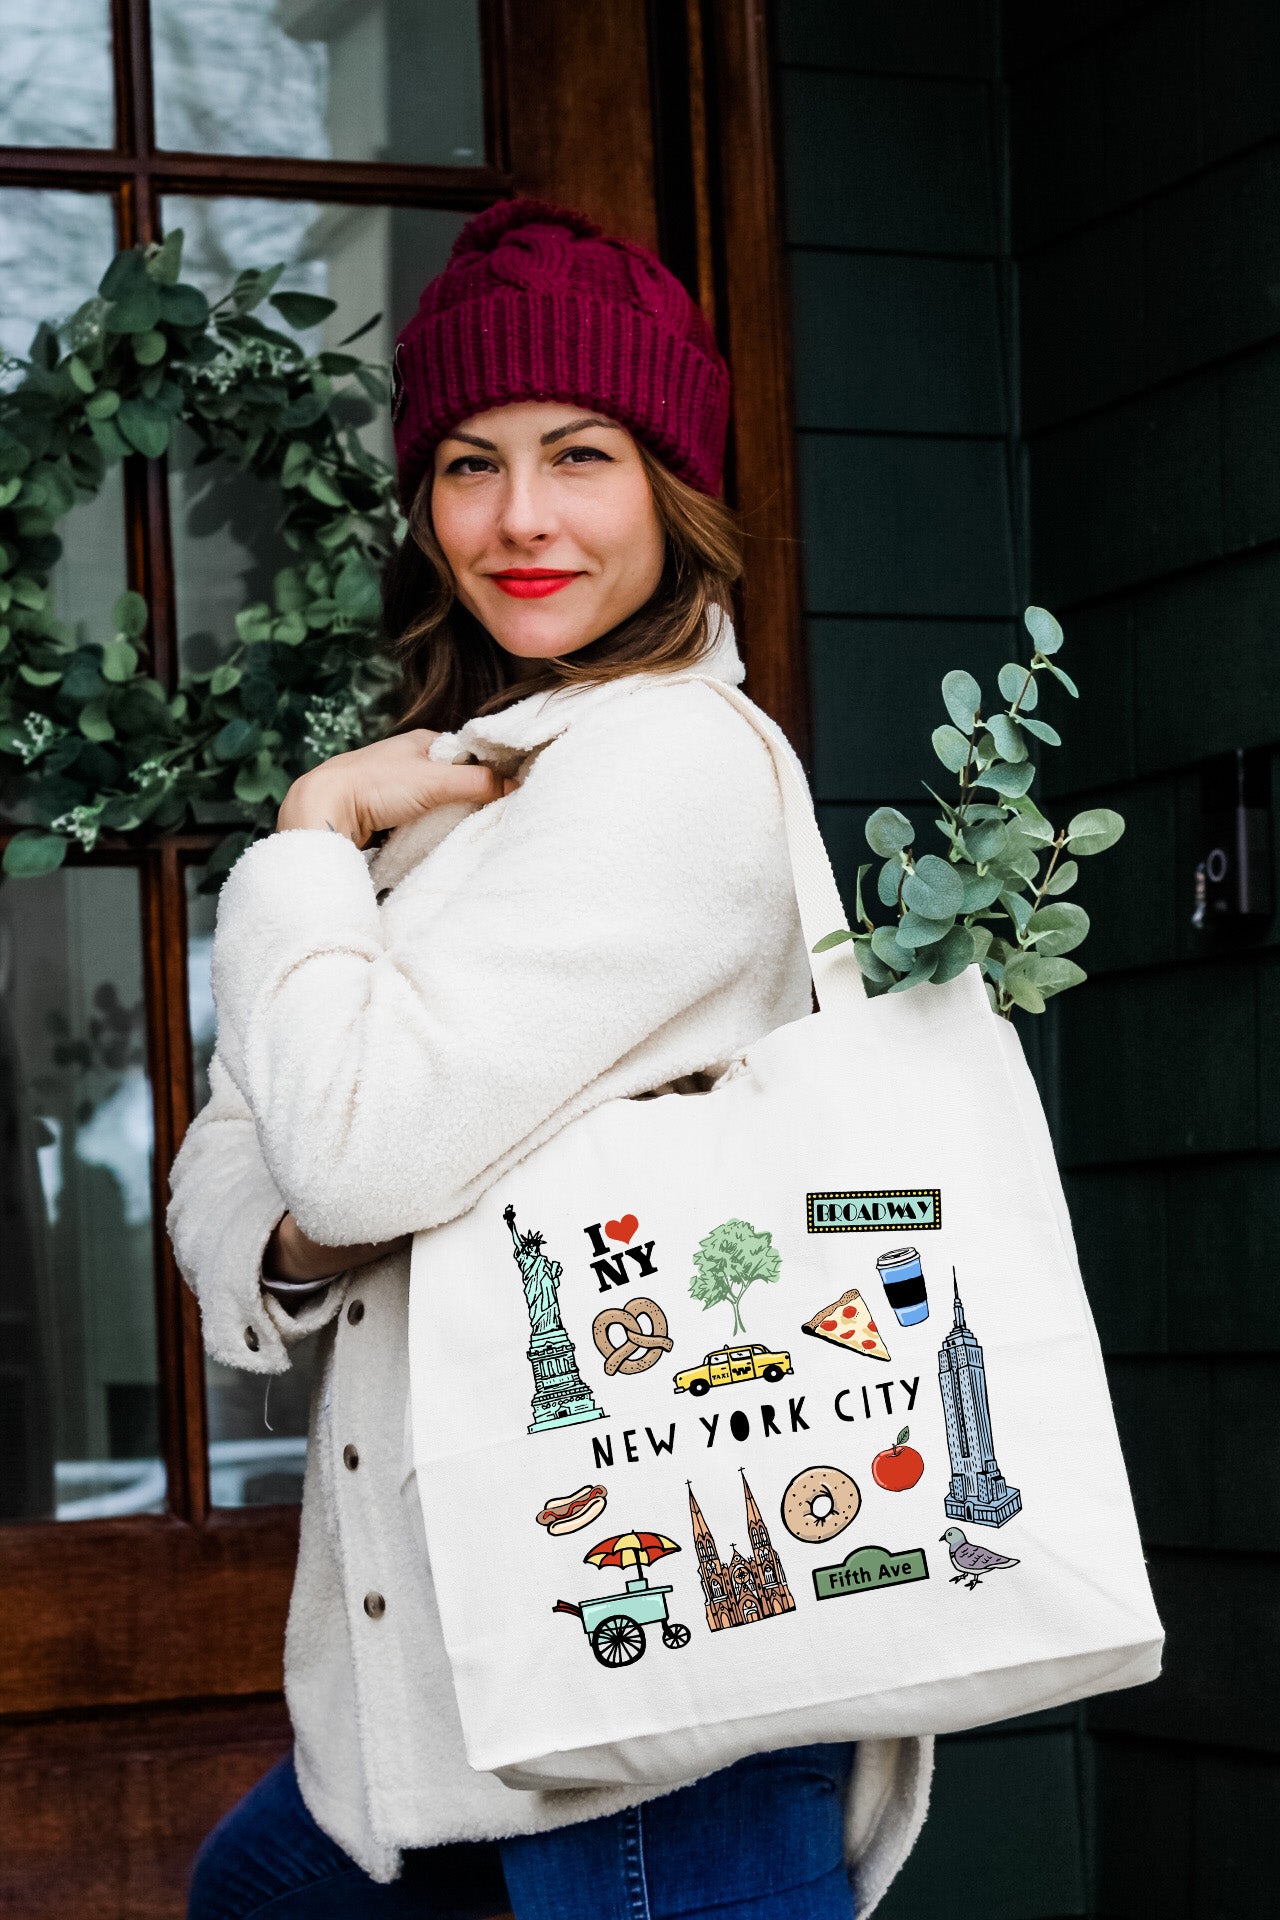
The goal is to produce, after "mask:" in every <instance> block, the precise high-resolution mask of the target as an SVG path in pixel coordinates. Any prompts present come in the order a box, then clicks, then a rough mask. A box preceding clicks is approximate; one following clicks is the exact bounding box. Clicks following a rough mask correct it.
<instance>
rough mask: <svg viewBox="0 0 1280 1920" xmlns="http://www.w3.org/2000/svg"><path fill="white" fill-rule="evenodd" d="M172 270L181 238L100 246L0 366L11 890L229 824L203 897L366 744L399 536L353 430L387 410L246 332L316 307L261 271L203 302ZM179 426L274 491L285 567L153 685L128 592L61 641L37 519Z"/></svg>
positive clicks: (374, 391)
mask: <svg viewBox="0 0 1280 1920" xmlns="http://www.w3.org/2000/svg"><path fill="white" fill-rule="evenodd" d="M181 268H182V234H181V232H174V233H172V234H170V235H169V237H168V238H167V239H166V240H165V241H164V243H163V245H159V246H152V247H147V248H145V249H142V248H135V249H133V250H130V251H125V252H122V253H118V254H117V255H116V257H115V259H114V260H113V261H112V263H111V265H110V266H109V267H108V269H107V271H106V273H105V275H104V276H103V279H102V282H101V285H100V286H99V288H98V293H97V295H96V297H95V298H94V299H92V300H88V301H86V302H85V304H84V305H83V306H82V307H80V308H79V310H78V311H77V312H76V313H75V314H74V315H73V316H72V318H71V319H70V320H69V321H67V322H66V323H65V325H63V326H60V327H54V326H51V325H49V324H45V325H42V326H41V327H40V329H39V331H38V332H37V334H36V337H35V339H34V341H33V342H32V345H31V349H30V358H29V359H27V360H13V359H9V360H6V361H4V362H0V367H2V368H3V371H4V372H5V373H6V374H8V375H9V376H10V377H12V375H14V374H15V373H16V374H18V375H19V376H20V377H19V378H18V380H17V381H16V382H15V383H14V384H12V385H11V386H10V387H9V389H8V390H7V391H5V392H3V393H0V776H3V775H6V774H7V775H9V776H10V779H9V781H8V782H7V783H6V784H9V785H10V786H11V787H13V786H14V785H15V784H16V789H17V791H18V792H19V793H20V795H21V798H22V801H23V803H24V806H25V809H26V812H27V817H28V818H34V819H35V820H36V821H37V822H38V823H39V824H38V825H36V826H31V827H24V828H23V829H22V830H21V831H20V832H18V833H16V834H15V835H14V836H13V838H12V839H11V840H10V842H9V844H8V847H7V848H6V850H5V855H4V871H5V872H6V873H9V874H13V875H15V876H16V875H36V874H42V873H49V872H51V871H52V870H53V869H54V868H55V867H57V866H58V865H60V863H61V862H62V860H63V858H64V856H65V854H66V851H67V848H68V845H69V844H70V843H71V842H72V841H76V842H78V844H79V845H80V846H81V847H83V848H85V849H86V850H90V849H92V848H93V846H94V845H95V844H96V842H97V839H98V836H99V834H100V833H101V832H102V831H103V830H104V829H108V830H114V831H115V832H117V833H122V834H129V833H135V832H141V831H142V830H143V829H147V830H149V831H150V832H157V831H173V830H175V829H177V828H179V827H181V826H183V825H184V824H185V823H187V822H189V821H190V822H194V823H195V824H196V825H209V824H212V823H214V822H216V823H217V824H219V825H222V826H227V827H229V830H228V831H227V832H226V833H224V835H223V837H222V838H221V840H220V841H219V842H218V844H217V846H216V847H215V849H214V851H213V854H212V857H211V859H210V861H209V864H208V867H207V869H206V877H205V882H204V884H205V885H207V886H209V887H212V886H215V885H217V884H218V883H219V881H220V879H221V877H222V875H223V874H224V873H225V871H226V869H227V867H229V866H230V865H231V863H232V862H233V861H234V860H235V859H236V858H237V857H238V855H239V854H240V852H241V851H242V850H243V848H244V847H246V846H247V845H248V844H249V842H250V841H251V840H253V839H254V838H255V837H257V836H258V835H259V834H262V833H268V832H270V831H272V829H273V828H274V825H275V812H276V808H277V807H278V805H279V803H280V801H281V800H282V799H283V798H284V795H285V792H286V790H287V788H288V786H289V784H290V782H291V781H292V780H293V779H295V778H296V776H297V775H298V774H300V773H302V772H303V771H305V769H306V768H307V767H309V766H314V765H315V764H316V762H317V761H319V760H322V759H325V758H327V757H328V756H329V755H330V754H333V753H337V752H340V751H342V750H343V749H344V748H346V747H351V746H356V745H358V744H360V742H361V741H362V740H364V739H366V738H368V737H371V736H372V735H373V734H375V733H376V732H377V731H378V729H379V726H380V723H382V721H383V720H384V717H385V715H386V712H387V708H388V696H389V694H390V692H391V690H392V688H393V686H394V685H395V683H396V681H397V679H398V673H397V670H396V669H395V667H394V666H393V665H392V663H391V662H390V661H389V660H388V659H387V658H386V657H385V655H383V654H381V653H380V652H379V649H378V635H379V592H378V580H379V575H380V572H381V568H382V564H383V562H384V560H385V558H386V556H387V555H388V554H389V552H390V551H391V549H392V546H393V545H394V543H395V542H396V541H397V540H398V539H399V538H400V537H401V536H402V534H403V530H404V521H403V519H402V517H401V515H400V512H399V508H398V505H397V501H396V493H395V482H394V475H393V473H392V471H391V469H390V468H389V467H388V466H387V465H386V464H385V462H383V461H381V460H378V459H377V458H375V457H374V456H373V455H371V454H370V453H369V452H368V451H367V449H366V448H365V447H364V446H362V444H361V442H360V439H359V435H358V429H359V428H360V427H361V426H364V425H366V424H367V423H368V422H369V421H370V420H371V419H373V418H374V416H375V410H376V409H377V408H379V407H382V406H385V405H386V403H387V399H388V381H387V374H386V369H385V368H383V367H380V366H375V365H372V364H369V363H367V362H364V361H362V360H360V359H359V358H358V357H356V356H354V355H352V354H349V353H345V352H341V351H328V350H327V351H324V352H321V353H317V354H314V355H309V354H307V353H305V352H304V350H303V349H302V347H301V346H300V345H299V344H298V342H297V341H296V340H295V339H293V338H291V337H290V336H289V335H288V334H286V333H282V332H280V331H278V330H277V329H275V328H273V327H270V326H268V325H266V324H265V323H264V322H263V321H262V320H261V319H259V318H258V317H257V315H256V311H255V310H256V309H257V308H259V307H261V306H262V305H263V304H264V303H266V304H268V305H270V306H272V307H274V308H275V310H276V312H277V313H278V314H279V315H280V317H281V319H282V320H283V321H284V322H285V324H286V325H287V326H289V327H295V328H300V329H304V328H308V327H312V326H316V325H318V324H319V322H320V321H321V320H323V319H325V318H327V317H328V315H329V314H331V313H332V312H333V311H334V304H335V303H334V302H333V301H332V300H326V299H322V298H320V297H319V296H318V295H315V294H309V293H277V292H276V291H275V285H276V282H277V280H278V279H279V277H280V274H281V273H282V272H283V267H280V266H277V267H272V268H268V269H266V270H265V271H260V272H259V271H252V270H250V271H247V272H244V273H241V274H240V275H239V276H238V278H237V279H236V281H235V283H234V285H233V286H232V287H231V289H230V291H229V292H228V293H226V294H225V295H224V296H223V298H222V299H221V300H219V301H218V302H217V303H216V305H214V306H212V307H211V306H210V305H209V302H208V301H207V300H206V298H205V296H204V294H203V293H201V292H200V290H199V288H197V287H194V286H190V285H187V284H184V283H183V281H182V280H181V279H180V277H179V276H180V273H181ZM378 317H379V316H376V315H375V316H374V318H373V319H371V320H369V321H368V322H367V323H366V324H365V325H364V326H362V327H360V328H359V329H358V330H357V332H356V333H353V334H352V335H350V336H349V338H348V339H346V340H344V341H343V342H342V343H341V344H342V346H343V347H347V346H349V345H350V344H351V343H352V341H354V340H357V339H359V338H360V336H361V335H362V334H364V333H367V332H368V330H369V328H370V327H372V326H374V325H376V324H377V319H378ZM179 422H182V423H185V425H186V426H187V427H188V428H189V429H190V430H191V431H192V433H194V434H195V436H196V437H197V439H198V440H199V441H200V443H201V446H200V452H199V454H198V456H197V464H203V463H205V462H209V461H215V460H230V461H233V462H234V463H235V464H236V465H238V466H239V467H241V468H243V469H245V470H247V471H249V472H251V473H253V474H254V475H256V476H257V477H258V478H259V479H262V480H266V481H269V482H272V483H274V484H275V485H276V486H278V487H279V488H280V494H281V519H280V528H279V530H280V533H281V535H282V537H283V540H284V541H285V543H286V545H287V547H288V548H289V550H290V552H291V554H292V556H293V559H292V563H291V564H290V565H289V566H287V567H284V568H283V569H281V571H280V572H278V573H277V574H276V576H275V581H274V593H273V603H272V604H271V605H267V604H266V603H265V602H263V603H261V604H258V605H254V606H248V607H245V608H244V609H243V610H242V611H241V612H240V613H239V614H237V616H236V621H235V626H236V639H235V641H234V643H233V645H232V648H231V650H230V652H229V653H228V654H227V656H226V658H225V659H223V660H222V661H220V662H219V664H218V665H216V666H214V667H212V668H210V669H208V670H207V671H205V672H192V673H187V674H185V675H184V676H183V679H182V682H181V685H180V686H179V688H178V690H177V691H176V692H174V693H172V694H171V693H170V692H169V691H168V689H167V688H166V687H164V686H163V685H162V684H161V683H160V681H159V680H157V679H156V678H155V677H154V675H153V674H152V673H151V672H150V671H149V662H148V647H147V640H146V631H147V624H148V612H147V605H146V602H145V600H144V599H143V598H142V596H141V594H138V593H133V592H130V593H125V594H123V595H122V596H121V598H120V599H119V600H118V601H117V602H116V604H115V607H114V610H113V615H112V618H113V624H114V631H113V633H112V634H111V635H110V636H109V637H108V638H106V639H104V640H102V641H101V642H97V641H93V642H89V643H86V644H82V643H80V642H79V641H78V640H77V637H76V635H75V634H74V633H72V632H71V631H70V629H69V628H68V627H66V626H65V625H64V624H63V623H61V622H59V621H58V620H57V618H56V617H55V615H54V611H53V604H52V595H51V591H50V574H51V571H52V569H53V567H54V565H55V563H56V561H57V559H58V557H59V555H60V553H61V551H62V543H61V541H60V540H59V538H58V535H57V531H56V529H57V526H58V522H59V521H60V520H61V519H62V518H63V517H64V516H65V515H66V514H67V513H69V512H70V511H71V509H72V507H73V506H75V505H76V504H77V502H78V501H80V500H82V499H84V498H85V497H86V496H92V495H94V494H96V493H97V492H98V490H99V488H100V487H101V485H102V482H103V477H104V475H105V473H106V471H107V468H108V467H109V466H111V465H112V464H113V463H114V462H115V461H117V460H122V459H124V458H125V456H126V455H128V454H134V453H137V454H141V455H143V456H144V457H145V458H147V459H157V458H159V457H160V456H161V455H162V454H164V453H165V452H166V451H167V450H168V448H169V446H170V443H171V441H172V438H173V434H174V431H175V429H176V427H177V426H178V423H179ZM13 776H16V782H15V780H14V778H13Z"/></svg>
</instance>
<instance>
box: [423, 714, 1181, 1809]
mask: <svg viewBox="0 0 1280 1920" xmlns="http://www.w3.org/2000/svg"><path fill="white" fill-rule="evenodd" d="M694 677H698V678H701V677H703V676H694ZM706 684H707V685H709V686H712V687H714V688H715V689H716V691H717V692H718V693H720V694H721V695H722V696H723V697H724V698H725V699H727V700H729V701H730V702H731V704H732V705H733V706H735V707H736V708H737V709H738V710H739V712H740V713H742V714H743V715H744V716H745V718H746V719H747V720H748V721H749V722H750V724H751V725H752V726H753V727H755V728H756V729H757V731H758V732H759V733H760V735H761V736H762V738H763V739H764V740H765V742H766V743H767V745H768V746H769V748H770V751H771V753H772V755H773V759H774V764H775V766H776V769H777V773H778V779H779V781H780V784H781V789H782V795H783V801H784V807H785V820H786V832H787V839H788V843H789V847H790V853H791V861H792V868H793V872H794V877H795V885H796V897H797V901H798V904H799V909H800V918H801V922H802V924H803V928H804V936H805V940H806V943H807V945H808V946H809V947H810V949H812V947H813V944H814V942H815V941H817V940H818V939H820V938H821V937H822V936H823V935H824V934H826V933H828V932H830V931H831V930H832V929H833V928H834V927H837V926H842V925H844V924H845V921H844V914H843V909H842V907H841V904H840V900H839V896H838V894H837V891H836V887H835V883H834V880H833V878H832V874H831V868H830V864H829V862H828V859H827V855H826V850H825V848H824V846H823V843H822V839H821V836H820V834H819V831H818V826H817V822H816V820H815V818H814V813H813V807H812V802H811V800H810V796H809V791H808V786H807V783H806V781H805V778H804V774H803V771H802V769H801V767H800V763H799V761H798V760H797V759H796V757H795V754H794V752H793V750H792V748H791V747H790V745H789V743H788V742H787V740H786V738H785V736H784V735H783V734H782V733H781V732H780V730H779V729H778V728H777V727H776V726H775V725H774V724H773V723H772V721H770V720H769V719H768V718H767V716H766V715H764V714H763V713H761V711H760V710H759V709H758V708H757V707H755V706H754V705H753V704H752V703H751V702H750V701H748V700H747V699H746V698H745V697H744V696H743V695H742V694H741V693H739V692H738V691H737V690H736V689H735V688H731V687H729V686H727V685H726V684H725V683H724V682H722V681H718V680H714V679H710V678H708V679H707V680H706ZM810 964H811V966H812V970H813V976H814V983H815V987H816V990H817V996H818V1000H819V1002H820V1006H821V1011H820V1012H817V1013H814V1014H812V1015H810V1016H808V1017H806V1018H803V1019H800V1020H796V1021H794V1022H792V1023H790V1024H788V1025H786V1026H784V1027H781V1028H779V1029H778V1030H776V1031H775V1032H773V1033H771V1034H769V1035H768V1036H767V1037H766V1038H764V1039H762V1040H760V1041H758V1042H757V1043H756V1044H755V1045H753V1046H751V1047H750V1048H748V1050H747V1051H746V1053H745V1054H744V1055H743V1056H742V1058H741V1060H740V1061H738V1062H736V1063H735V1064H734V1065H733V1066H732V1067H731V1068H730V1069H729V1071H728V1072H727V1073H726V1074H725V1075H724V1076H723V1077H722V1078H721V1079H720V1080H719V1081H718V1083H717V1084H716V1086H715V1087H714V1088H713V1089H712V1090H711V1091H710V1092H708V1093H704V1094H699V1095H688V1096H682V1095H679V1094H666V1095H660V1096H658V1097H654V1098H647V1099H646V1098H641V1099H622V1100H614V1101H611V1102H608V1103H606V1104H604V1105H601V1106H599V1107H596V1108H595V1109H594V1110H593V1111H591V1112H589V1113H587V1114H585V1115H583V1116H582V1117H581V1118H580V1119H578V1120H576V1121H573V1122H570V1123H569V1124H568V1125H566V1126H565V1127H564V1128H563V1130H562V1131H561V1132H560V1133H559V1134H557V1135H556V1136H555V1137H554V1138H553V1139H551V1140H549V1141H548V1142H546V1143H545V1144H544V1145H542V1146H540V1147H539V1148H537V1149H536V1150H535V1151H533V1152H531V1153H530V1154H529V1156H528V1157H527V1158H526V1159H525V1160H523V1161H522V1162H521V1163H520V1164H518V1165H517V1166H516V1167H515V1168H514V1169H512V1170H511V1171H509V1172H508V1173H506V1174H505V1175H504V1176H503V1177H502V1178H501V1179H500V1180H499V1181H498V1182H497V1183H496V1184H495V1185H494V1186H493V1187H492V1188H491V1189H490V1190H489V1191H488V1192H487V1193H486V1194H485V1195H484V1196H483V1198H482V1199H481V1200H479V1201H478V1202H477V1203H476V1205H475V1206H474V1207H473V1208H472V1209H471V1210H470V1212H468V1213H467V1214H465V1215H463V1216H461V1217H460V1218H458V1219H456V1220H454V1221H451V1222H450V1223H449V1224H447V1225H445V1226H442V1227H437V1228H434V1229H431V1230H429V1231H426V1232H423V1233H420V1234H418V1235H416V1236H415V1239H414V1243H413V1256H412V1269H411V1299H410V1360H411V1379H412V1391H411V1415H412V1430H413V1458H414V1464H415V1466H416V1470H417V1486H418V1489H419V1495H420V1498H421V1501H422V1510H423V1517H424V1523H425V1530H426V1539H427V1546H428V1552H429V1555H430V1561H431V1568H432V1574H433V1578H434V1582H435V1588H436V1593H437V1596H438V1601H439V1607H440V1617H441V1622H442V1626H443V1632H444V1639H445V1644H446V1647H447V1650H448V1654H449V1658H450V1661H451V1664H452V1669H453V1676H454V1682H455V1686H456V1690H457V1698H458V1705H459V1708H460V1711H461V1718H462V1726H463V1732H464V1736H465V1741H466V1748H467V1754H468V1758H469V1761H470V1763H471V1765H472V1766H473V1767H475V1768H477V1769H481V1770H485V1771H491V1772H493V1773H495V1774H497V1775H498V1777H499V1778H501V1779H502V1780H503V1781H505V1782H506V1783H507V1784H508V1785H510V1786H513V1787H524V1788H533V1787H546V1786H552V1787H565V1786H588V1785H604V1784H612V1783H626V1784H630V1783H633V1782H642V1783H654V1784H661V1783H663V1782H669V1781H672V1780H679V1779H687V1778H690V1777H692V1776H694V1775H696V1774H698V1773H702V1772H708V1771H711V1770H713V1769H715V1768H718V1767H722V1766H726V1765H728V1764H729V1763H730V1762H732V1761H734V1760H736V1759H738V1758H740V1757H742V1756H743V1755H745V1754H748V1753H753V1752H765V1751H770V1750H772V1749H775V1748H780V1747H787V1746H791V1745H796V1744H800V1743H805V1742H810V1741H840V1740H857V1739H862V1738H872V1737H880V1736H889V1737H892V1736H904V1735H909V1734H918V1733H941V1732H947V1731H951V1730H954V1729H959V1728H964V1727H973V1726H978V1725H981V1724H982V1723H983V1722H987V1721H992V1720H999V1719H1004V1718H1006V1717H1008V1716H1010V1715H1014V1714H1023V1713H1029V1712H1031V1711H1033V1710H1036V1709H1040V1708H1046V1707H1052V1706H1056V1705H1060V1704H1062V1703H1063V1702H1066V1701H1069V1700H1074V1699H1078V1698H1080V1697H1082V1696H1083V1695H1086V1694H1093V1693H1100V1692H1105V1691H1107V1690H1108V1689H1112V1688H1117V1687H1127V1686H1134V1685H1137V1684H1138V1683H1140V1682H1142V1681H1146V1680H1150V1679H1152V1678H1154V1677H1155V1675H1156V1674H1157V1673H1158V1671H1159V1667H1160V1649H1161V1644H1162V1639H1163V1635H1162V1630H1161V1626H1160V1621H1159V1619H1158V1617H1157V1615H1156V1611H1155V1607H1154V1604H1153V1601H1152V1596H1151V1591H1150V1588H1149V1585H1148V1581H1147V1575H1146V1570H1145V1566H1144V1563H1143V1557H1142V1550H1141V1547H1140V1545H1139V1540H1138V1532H1137V1527H1136V1524H1135V1520H1134V1512H1133V1505H1132V1501H1131V1498H1130V1494H1129V1487H1128V1482H1127V1479H1126V1476H1125V1469H1124V1463H1123V1460H1122V1458H1121V1454H1120V1447H1119V1444H1118V1441H1117V1437H1116V1429H1115V1423H1114V1420H1113V1417H1112V1412H1111V1404H1110V1400H1109V1397H1108V1392H1107V1383H1106V1379H1105V1375H1104V1372H1103V1365H1102V1357H1101V1353H1100V1351H1099V1346H1098V1340H1097V1335H1096V1333H1095V1331H1094V1327H1093V1322H1092V1319H1091V1317H1090V1313H1089V1308H1088V1305H1087V1303H1086V1300H1085V1295H1084V1289H1083V1287H1082V1285H1081V1280H1080V1271H1079V1267H1078V1265H1077V1261H1076V1254H1075V1249H1074V1244H1073V1241H1072V1235H1071V1226H1070V1222H1069V1220H1068V1216H1067V1209H1066V1205H1065V1202H1064V1199H1063V1193H1062V1185H1061V1182H1060V1180H1059V1177H1058V1173H1057V1169H1056V1166H1055V1164H1054V1157H1053V1150H1052V1147H1051V1144H1050V1139H1049V1133H1048V1129H1047V1126H1046V1124H1045V1119H1044V1115H1043V1112H1042V1110H1041V1105H1040V1101H1039V1097H1038V1095H1037V1092H1036V1087H1035V1084H1034V1082H1033V1080H1032V1078H1031V1075H1030V1073H1029V1071H1028V1069H1027V1066H1026V1063H1025V1061H1024V1059H1023V1056H1022V1052H1021V1048H1020V1045H1019V1042H1018V1038H1017V1035H1016V1034H1015V1032H1014V1030H1013V1029H1012V1027H1011V1026H1010V1025H1009V1024H1008V1023H1007V1022H1006V1021H1004V1020H1001V1019H999V1018H998V1017H997V1016H996V1015H995V1014H994V1013H993V1012H992V1010H991V1008H990V1005H989V1003H988V1000H987V997H986V992H985V989H984V987H983V983H982V980H981V977H980V975H979V973H978V970H977V968H976V967H971V968H969V969H968V971H967V972H965V973H963V974H962V975H960V977H959V978H958V979H956V980H953V981H952V982H950V983H949V984H948V985H946V986H943V987H939V988H934V987H923V988H919V989H917V990H914V991H912V992H910V993H906V994H893V995H888V996H885V997H884V998H881V999H876V1000H868V999H867V998H866V997H865V995H864V993H863V991H862V988H861V984H860V976H859V974H858V970H857V966H856V962H855V960H854V957H853V955H852V953H851V951H850V949H849V948H848V946H847V945H846V946H844V947H838V948H836V949H834V950H833V951H829V952H827V953H825V954H813V953H811V957H810Z"/></svg>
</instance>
